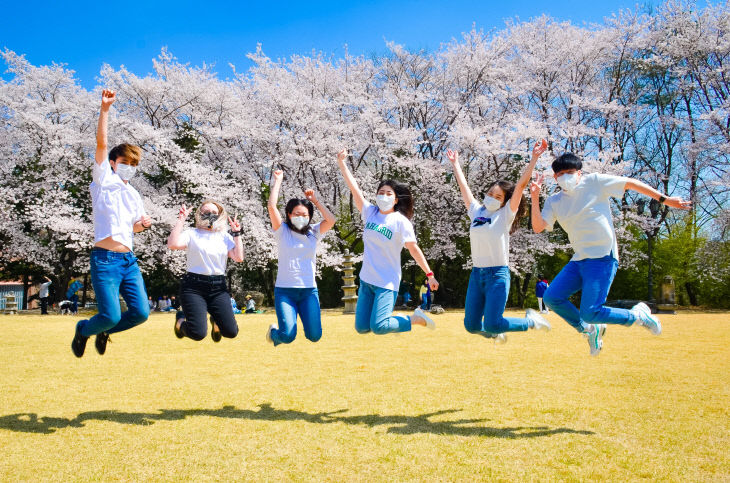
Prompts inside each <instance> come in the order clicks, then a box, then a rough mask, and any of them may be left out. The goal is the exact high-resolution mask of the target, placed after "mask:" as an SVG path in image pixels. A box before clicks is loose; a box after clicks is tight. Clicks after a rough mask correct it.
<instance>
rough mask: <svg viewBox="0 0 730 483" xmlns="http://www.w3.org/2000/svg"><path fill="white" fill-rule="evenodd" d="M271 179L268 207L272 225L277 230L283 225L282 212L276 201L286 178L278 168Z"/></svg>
mask: <svg viewBox="0 0 730 483" xmlns="http://www.w3.org/2000/svg"><path fill="white" fill-rule="evenodd" d="M271 179H272V184H271V190H270V191H269V202H268V204H267V205H266V207H267V208H268V210H269V218H270V219H271V227H272V228H273V229H274V231H276V230H278V229H279V227H280V226H281V213H279V209H278V208H277V207H276V202H277V201H278V200H279V189H280V188H281V180H282V179H284V172H283V171H282V170H280V169H277V170H276V171H274V172H273V173H272V175H271Z"/></svg>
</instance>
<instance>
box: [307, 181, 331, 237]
mask: <svg viewBox="0 0 730 483" xmlns="http://www.w3.org/2000/svg"><path fill="white" fill-rule="evenodd" d="M304 196H306V197H307V199H308V200H309V201H311V202H312V203H313V204H314V206H316V207H317V209H318V210H319V212H320V213H322V216H324V221H323V222H322V223H320V225H319V233H320V234H321V235H324V234H325V233H327V231H329V229H330V228H332V227H333V226H335V221H337V219H336V218H335V215H333V214H332V212H331V211H330V210H329V209H328V208H327V207H326V206H325V205H323V204H322V202H321V201H319V199H317V195H315V194H314V190H312V189H309V190H306V191H305V192H304Z"/></svg>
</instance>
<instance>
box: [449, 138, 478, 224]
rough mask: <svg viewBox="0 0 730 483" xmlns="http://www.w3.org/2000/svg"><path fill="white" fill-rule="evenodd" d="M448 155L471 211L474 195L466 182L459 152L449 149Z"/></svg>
mask: <svg viewBox="0 0 730 483" xmlns="http://www.w3.org/2000/svg"><path fill="white" fill-rule="evenodd" d="M446 157H447V158H449V162H451V167H452V169H453V170H454V176H455V177H456V183H457V184H458V185H459V191H461V198H462V199H463V200H464V204H465V205H466V210H467V211H469V208H471V205H472V203H474V201H475V200H474V195H473V194H472V193H471V190H470V189H469V185H468V184H466V178H465V177H464V172H463V171H462V170H461V164H459V153H458V152H457V151H452V150H450V149H449V150H448V151H446Z"/></svg>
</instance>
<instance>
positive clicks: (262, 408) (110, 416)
mask: <svg viewBox="0 0 730 483" xmlns="http://www.w3.org/2000/svg"><path fill="white" fill-rule="evenodd" d="M347 411H348V409H339V410H336V411H327V412H320V413H308V412H305V411H297V410H294V409H276V408H274V407H272V406H271V404H269V403H264V404H260V405H259V406H258V409H257V410H253V409H238V408H236V407H234V406H223V407H222V408H220V409H161V410H159V411H158V412H154V413H153V412H149V413H145V412H124V411H115V410H107V411H88V412H83V413H80V414H79V415H78V416H76V417H75V418H73V419H68V418H54V417H48V416H44V417H40V418H39V417H38V415H37V414H36V413H15V414H8V415H7V416H0V429H4V430H8V431H15V432H21V433H38V434H51V433H54V432H56V431H57V430H59V429H64V428H82V427H84V425H85V423H86V421H112V422H115V423H120V424H133V425H139V426H146V425H151V424H154V423H155V421H180V420H183V419H185V418H187V417H192V416H212V417H217V418H229V419H248V420H252V421H305V422H308V423H314V424H334V423H341V424H348V425H353V426H359V425H364V426H368V427H371V428H374V427H379V426H384V427H387V429H386V433H388V434H418V433H430V434H439V435H456V436H477V437H489V438H508V439H515V438H536V437H544V436H552V435H554V434H561V433H569V434H594V433H593V432H592V431H585V430H575V429H570V428H549V427H548V426H517V427H506V428H499V427H488V426H482V425H479V424H478V423H482V422H484V421H486V420H485V419H454V420H450V421H432V420H431V418H433V417H434V416H442V415H445V414H453V413H456V412H459V411H461V410H460V409H445V410H442V411H436V412H432V413H426V414H421V415H418V416H402V415H392V416H383V415H380V414H366V415H361V416H344V415H342V413H345V412H347Z"/></svg>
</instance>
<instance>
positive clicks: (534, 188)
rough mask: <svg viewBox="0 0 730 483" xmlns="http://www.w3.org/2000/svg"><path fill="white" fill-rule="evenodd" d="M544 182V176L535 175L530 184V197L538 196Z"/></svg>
mask: <svg viewBox="0 0 730 483" xmlns="http://www.w3.org/2000/svg"><path fill="white" fill-rule="evenodd" d="M544 182H545V175H544V174H543V173H537V174H536V175H535V179H534V180H532V181H531V182H530V196H533V197H534V196H540V190H541V189H542V184H543V183H544Z"/></svg>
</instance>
